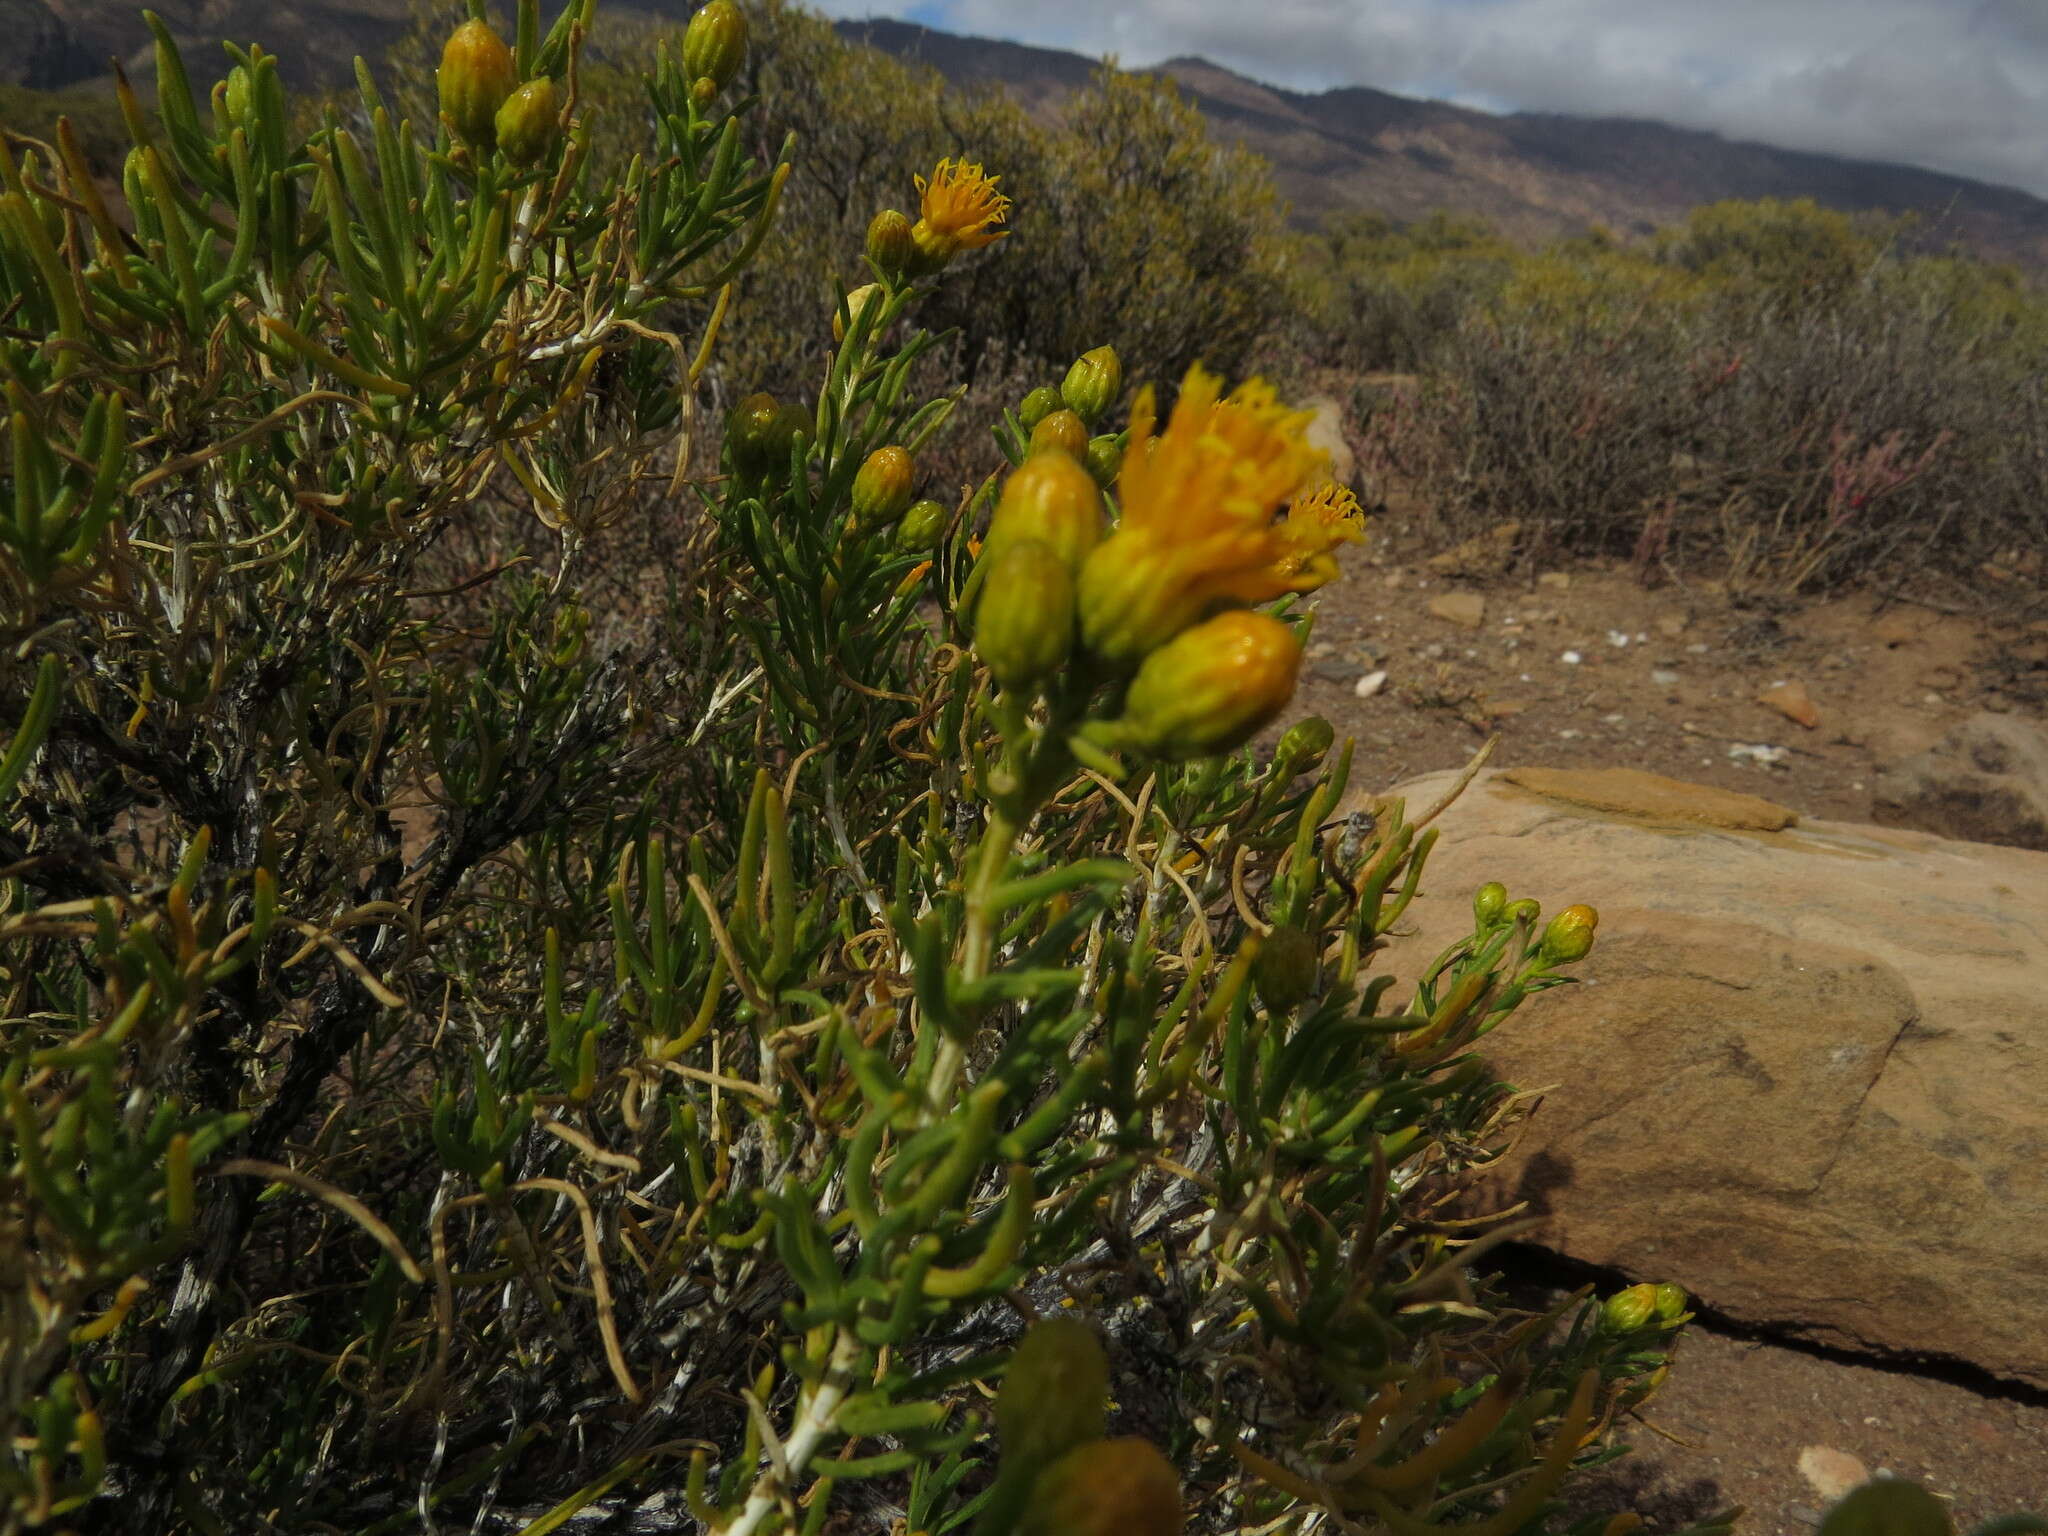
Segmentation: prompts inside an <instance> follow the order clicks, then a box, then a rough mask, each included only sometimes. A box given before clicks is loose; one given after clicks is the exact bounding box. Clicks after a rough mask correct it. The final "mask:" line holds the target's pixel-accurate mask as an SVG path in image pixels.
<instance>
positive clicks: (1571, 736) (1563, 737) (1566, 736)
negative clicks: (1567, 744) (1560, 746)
mask: <svg viewBox="0 0 2048 1536" xmlns="http://www.w3.org/2000/svg"><path fill="white" fill-rule="evenodd" d="M1584 734H1585V732H1584V731H1574V730H1562V731H1559V732H1558V733H1557V735H1558V739H1559V740H1560V741H1577V740H1578V739H1579V738H1580V737H1581V736H1583V735H1584Z"/></svg>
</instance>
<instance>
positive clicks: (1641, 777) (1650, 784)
mask: <svg viewBox="0 0 2048 1536" xmlns="http://www.w3.org/2000/svg"><path fill="white" fill-rule="evenodd" d="M1497 777H1498V778H1499V780H1500V781H1501V783H1502V784H1504V785H1512V786H1514V787H1515V788H1517V789H1523V790H1528V791H1530V792H1531V793H1533V794H1536V795H1539V796H1541V797H1543V798H1544V799H1547V800H1558V801H1563V802H1564V803H1565V804H1568V805H1575V806H1578V807H1581V808H1582V809H1585V810H1589V811H1599V812H1601V813H1603V814H1605V815H1609V816H1626V817H1630V818H1632V819H1634V820H1637V821H1642V822H1646V823H1651V824H1655V825H1661V826H1703V827H1722V828H1726V829H1728V830H1731V831H1743V830H1751V831H1762V832H1776V831H1778V830H1779V829H1780V828H1783V827H1789V826H1791V825H1792V824H1793V823H1794V822H1796V821H1798V820H1799V813H1798V812H1797V811H1788V810H1787V809H1785V807H1784V806H1782V805H1773V804H1772V803H1771V802H1770V801H1768V800H1764V799H1760V798H1759V797H1757V796H1756V795H1743V794H1737V793H1736V792H1735V791H1733V790H1727V789H1710V788H1709V787H1707V786H1706V785H1704V784H1688V783H1686V782H1685V781H1684V780H1683V779H1668V778H1666V777H1664V775H1662V774H1660V773H1645V772H1644V771H1643V770H1642V769H1640V768H1507V769H1503V770H1501V772H1500V773H1499V774H1498V775H1497Z"/></svg>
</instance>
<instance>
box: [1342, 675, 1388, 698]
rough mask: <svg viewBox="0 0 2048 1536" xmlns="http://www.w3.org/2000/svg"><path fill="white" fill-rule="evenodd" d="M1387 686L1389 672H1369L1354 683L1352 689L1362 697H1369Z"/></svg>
mask: <svg viewBox="0 0 2048 1536" xmlns="http://www.w3.org/2000/svg"><path fill="white" fill-rule="evenodd" d="M1386 686H1387V674H1386V673H1385V672H1368V673H1366V674H1365V676H1363V677H1361V678H1360V679H1359V680H1358V681H1357V682H1356V683H1354V684H1352V687H1351V691H1352V692H1353V693H1355V694H1357V695H1358V697H1360V698H1361V699H1369V698H1371V697H1372V696H1373V695H1374V694H1376V693H1378V692H1379V691H1380V690H1381V689H1382V688H1384V687H1386Z"/></svg>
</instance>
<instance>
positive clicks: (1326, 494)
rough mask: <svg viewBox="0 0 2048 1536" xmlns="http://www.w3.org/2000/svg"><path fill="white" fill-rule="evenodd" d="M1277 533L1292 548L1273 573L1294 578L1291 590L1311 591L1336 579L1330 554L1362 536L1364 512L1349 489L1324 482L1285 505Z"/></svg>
mask: <svg viewBox="0 0 2048 1536" xmlns="http://www.w3.org/2000/svg"><path fill="white" fill-rule="evenodd" d="M1280 534H1281V537H1282V538H1284V539H1285V540H1286V541H1287V542H1288V544H1289V545H1290V546H1292V547H1291V548H1290V549H1289V551H1288V553H1286V554H1284V555H1282V556H1281V557H1280V560H1279V562H1278V564H1277V565H1276V570H1279V571H1281V572H1285V573H1290V574H1292V575H1293V577H1294V587H1293V590H1294V591H1296V592H1313V591H1315V589H1316V588H1317V587H1320V586H1322V585H1323V584H1324V583H1325V582H1328V581H1334V580H1336V577H1337V557H1336V556H1335V555H1334V554H1333V553H1331V551H1332V550H1334V549H1335V548H1336V547H1337V545H1339V544H1356V543H1357V542H1359V541H1360V540H1361V539H1363V538H1364V537H1365V511H1364V509H1363V508H1361V507H1360V506H1359V505H1358V498H1357V497H1356V496H1355V495H1353V494H1352V493H1351V490H1350V489H1349V487H1347V486H1342V485H1339V484H1337V482H1336V481H1334V480H1332V481H1327V482H1325V483H1324V484H1322V485H1319V486H1317V487H1316V488H1315V489H1314V490H1312V491H1305V492H1303V493H1302V494H1301V495H1299V496H1296V497H1295V498H1294V500H1292V501H1291V502H1289V503H1288V504H1287V517H1286V519H1285V520H1284V521H1283V522H1282V523H1281V524H1280Z"/></svg>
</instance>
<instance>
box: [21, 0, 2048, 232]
mask: <svg viewBox="0 0 2048 1536" xmlns="http://www.w3.org/2000/svg"><path fill="white" fill-rule="evenodd" d="M613 3H615V4H616V3H617V0H613ZM556 8H557V6H556V4H555V3H553V0H544V5H543V9H544V11H546V12H549V13H552V12H553V11H554V10H555V9H556ZM618 8H619V9H622V10H629V11H637V12H640V13H641V14H646V15H656V16H665V17H668V18H670V19H673V20H680V19H681V18H682V17H683V16H685V15H687V14H688V13H689V11H690V10H691V9H693V8H694V5H693V0H625V3H623V4H619V5H618ZM156 9H157V11H158V13H159V14H160V15H162V16H163V18H164V20H165V21H166V23H168V25H169V26H170V29H171V31H172V32H173V33H174V34H175V35H176V36H177V37H178V38H179V40H180V41H181V43H185V44H187V45H188V47H189V52H188V58H189V59H190V60H191V62H192V67H193V69H194V73H195V75H196V76H197V77H198V78H200V79H202V80H204V79H207V78H211V77H212V75H213V74H215V73H217V68H216V67H215V63H214V61H216V60H218V59H219V55H218V53H217V52H216V51H215V48H214V42H213V40H214V39H217V38H220V37H233V38H240V39H258V40H261V41H262V43H263V45H264V46H265V47H266V48H268V49H270V50H272V51H273V52H276V53H277V54H279V55H280V59H281V63H282V65H283V67H284V69H285V72H286V76H287V79H288V80H290V81H291V82H292V83H293V84H294V85H337V84H341V83H343V82H345V81H346V80H347V78H348V72H349V65H350V60H351V59H353V58H354V57H355V56H356V55H357V54H362V55H364V56H366V57H370V58H374V57H376V56H377V55H378V54H379V53H380V52H382V50H383V49H384V48H385V47H386V46H387V45H388V44H389V43H390V42H391V40H392V39H394V38H395V37H396V36H398V34H399V33H400V32H401V31H402V30H403V29H404V27H405V25H406V22H407V18H408V16H409V14H410V10H411V0H293V3H291V4H288V5H279V4H277V3H275V0H157V4H156ZM840 29H841V31H842V33H844V34H845V35H846V36H847V37H849V38H850V39H852V40H854V41H857V42H862V43H866V44H868V45H870V46H873V47H876V48H879V49H882V50H884V51H885V52H888V53H892V54H896V55H898V56H901V57H907V58H914V59H918V60H921V61H923V62H924V63H926V64H929V65H931V66H932V67H933V68H935V69H937V70H938V71H939V72H940V73H941V74H943V75H945V76H946V77H947V78H949V79H951V80H953V81H954V82H956V83H958V84H964V85H974V86H978V87H982V88H987V87H989V86H1001V87H1004V88H1007V89H1009V90H1011V91H1013V92H1015V93H1016V94H1017V95H1018V96H1019V97H1020V98H1021V99H1022V100H1023V101H1024V102H1025V103H1026V104H1027V105H1029V106H1031V107H1032V108H1033V110H1035V111H1038V112H1041V113H1044V114H1046V115H1048V116H1051V115H1055V114H1057V112H1058V111H1059V107H1060V102H1061V101H1062V99H1063V98H1065V97H1066V96H1067V95H1068V94H1069V93H1071V92H1072V91H1074V90H1076V89H1078V88H1080V87H1081V86H1083V85H1084V84H1086V82H1087V80H1088V78H1089V76H1090V75H1091V74H1092V73H1093V72H1094V70H1095V68H1096V65H1095V63H1094V61H1092V60H1090V59H1086V58H1083V57H1082V56H1081V55H1079V54H1074V53H1066V52H1062V51H1060V50H1057V49H1049V48H1033V47H1027V46H1025V45H1023V44H1019V43H1006V42H999V41H995V40H992V39H989V38H978V37H961V36H958V35H955V34H952V33H946V32H938V31H934V30H932V29H931V28H928V27H921V26H916V25H914V24H911V23H908V22H899V21H886V20H872V21H858V22H842V23H840ZM0 35H5V36H6V37H7V38H8V39H9V42H10V44H11V46H9V47H8V48H7V49H5V50H4V51H0V84H22V85H33V86H40V87H50V86H61V85H68V84H72V83H74V82H77V81H81V80H90V79H95V78H100V77H103V76H104V75H105V74H106V71H107V67H108V61H109V60H110V59H111V58H121V59H124V60H127V61H128V62H129V64H130V67H131V68H132V69H134V70H136V72H137V73H138V74H146V73H147V71H148V68H149V41H150V40H149V33H148V31H147V29H146V28H145V27H144V26H143V24H142V19H141V16H140V14H139V9H138V7H137V5H136V4H135V0H0ZM1159 72H1160V73H1162V74H1165V75H1168V76H1170V77H1172V78H1173V79H1174V80H1176V81H1177V82H1178V83H1179V84H1180V86H1181V88H1182V89H1183V90H1185V91H1186V92H1187V93H1188V95H1189V96H1190V98H1191V99H1192V100H1193V101H1194V102H1195V104H1196V105H1197V106H1199V107H1200V108H1201V110H1202V112H1203V113H1204V114H1205V115H1206V116H1207V117H1208V119H1209V121H1210V122H1211V123H1212V124H1213V125H1214V127H1215V130H1216V132H1217V134H1218V135H1219V137H1221V138H1224V139H1226V140H1232V139H1235V140H1241V141H1242V142H1243V143H1244V144H1245V145H1246V146H1247V147H1248V148H1250V149H1252V150H1254V151H1256V152H1257V153H1258V154H1260V155H1262V156H1263V157H1264V158H1265V159H1266V160H1267V161H1268V162H1270V163H1271V165H1272V167H1273V174H1274V178H1275V180H1276V182H1277V183H1278V185H1279V187H1280V189H1281V191H1282V193H1283V194H1284V195H1285V196H1286V198H1287V199H1288V201H1289V203H1290V204H1291V205H1292V206H1293V209H1294V212H1295V217H1296V219H1297V220H1298V221H1299V222H1301V223H1304V224H1313V223H1316V222H1319V221H1321V220H1322V219H1325V218H1327V217H1328V216H1330V215H1331V214H1333V213H1340V212H1344V211H1347V210H1352V209H1374V210H1377V211H1379V212H1382V213H1385V214H1388V215H1390V216H1392V217H1394V218H1397V219H1414V218H1419V217H1421V216H1423V215H1424V214H1427V213H1430V212H1432V211H1434V210H1437V209H1445V210H1449V211H1451V212H1456V213H1467V214H1474V215H1478V216H1480V217H1483V218H1486V219H1488V220H1490V221H1492V222H1493V223H1494V224H1495V225H1497V226H1498V227H1499V228H1501V229H1502V230H1503V231H1504V232H1506V233H1507V234H1509V235H1511V236H1514V237H1516V238H1519V239H1525V240H1540V239H1544V238H1547V237H1551V236H1555V235H1560V234H1568V233H1575V232H1577V231H1580V230H1583V229H1584V228H1586V226H1588V225H1589V224H1595V223H1598V224H1604V225H1606V226H1608V227H1610V228H1612V229H1615V230H1618V231H1621V232H1623V233H1630V232H1641V231H1644V230H1647V229H1650V228H1654V227H1655V226H1657V225H1659V224H1665V223H1669V222H1671V221H1672V220H1675V219H1677V218H1680V217H1682V216H1683V215H1684V213H1685V212H1686V210H1688V209H1690V208H1693V207H1695V206H1697V205H1698V204H1701V203H1706V202H1714V201H1717V200H1719V199H1722V198H1731V197H1734V198H1757V197H1787V198H1789V197H1811V198H1813V199H1815V200H1816V201H1818V202H1820V203H1823V204H1826V205H1828V206H1830V207H1835V208H1841V209H1845V210H1852V211H1863V210H1877V209H1885V210H1892V211H1898V212H1905V211H1912V212H1915V213H1918V214H1919V215H1921V217H1922V221H1923V230H1924V231H1925V232H1926V233H1927V235H1928V236H1930V237H1931V238H1932V239H1933V240H1934V241H1936V242H1941V243H1945V242H1947V241H1951V240H1955V241H1961V242H1962V243H1964V244H1965V245H1967V246H1969V247H1971V248H1972V249H1975V250H1977V251H1979V252H1981V253H1983V254H1986V255H1991V256H1997V257H2003V258H2006V259H2011V260H2018V261H2022V262H2025V263H2027V264H2028V265H2033V266H2048V202H2044V201H2043V200H2041V199H2039V198H2036V197H2032V196H2029V195H2028V194H2026V193H2024V192H2019V191H2015V190H2013V189H2011V188H2006V187H1996V186H1990V185H1987V184H1985V183H1983V182H1975V181H1969V180H1965V179H1964V178H1961V177H1956V176H1946V175H1941V174H1939V173H1937V172H1933V171H1923V170H1916V169H1913V168H1911V167H1908V166H1899V165H1884V164H1878V163H1875V162H1871V161H1861V160H1847V159H1840V158H1837V157H1835V156H1831V155H1819V154H1807V153H1803V152H1800V151H1796V150H1785V149H1776V148H1772V147H1770V146H1768V145H1763V144H1746V143H1738V142H1734V141H1730V140H1727V139H1723V138H1721V137H1720V136H1719V135H1717V134H1712V133H1703V132H1698V131H1695V130H1691V129H1683V128H1672V127H1669V126H1667V125H1665V124H1662V123H1654V122H1638V121H1632V120H1622V119H1609V118H1581V117H1567V116H1559V115H1554V114H1545V113H1526V112H1525V113H1516V114H1513V115H1509V116H1496V115H1493V114H1490V113H1485V112H1476V111H1471V110H1468V109H1466V108H1463V107H1455V106H1451V105H1448V104H1446V103H1444V102H1436V101H1418V100H1413V99H1411V98H1408V97H1404V96H1395V95H1391V94H1389V93H1387V92H1385V91H1376V90H1370V89H1367V88H1364V87H1350V88H1346V89H1341V90H1333V91H1324V92H1321V93H1319V94H1305V93H1302V92H1297V91H1287V90H1281V89H1279V88H1278V87H1275V86H1269V85H1264V84H1261V83H1260V82H1258V81H1256V80H1251V79H1247V78H1246V77H1245V76H1243V75H1239V74H1235V73H1233V72H1232V71H1230V70H1227V69H1224V68H1221V67H1220V66H1218V65H1215V64H1211V63H1209V62H1207V61H1206V60H1203V59H1192V58H1183V59H1172V60H1169V61H1168V62H1167V63H1165V64H1163V65H1161V66H1159Z"/></svg>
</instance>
